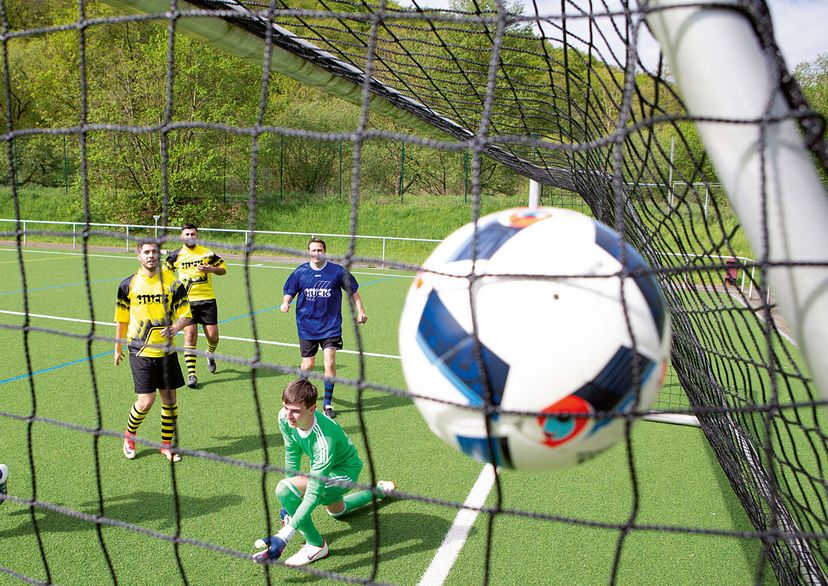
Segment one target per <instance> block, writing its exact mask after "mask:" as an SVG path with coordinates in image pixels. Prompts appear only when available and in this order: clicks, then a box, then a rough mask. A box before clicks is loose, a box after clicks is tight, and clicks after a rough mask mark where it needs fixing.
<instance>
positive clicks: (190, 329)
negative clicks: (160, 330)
mask: <svg viewBox="0 0 828 586" xmlns="http://www.w3.org/2000/svg"><path fill="white" fill-rule="evenodd" d="M192 312H193V314H194V315H193V320H194V323H191V324H190V325H188V326H185V327H184V364H185V365H186V366H187V386H188V387H190V388H191V389H194V388H196V387H197V386H198V377H197V376H196V359H197V358H198V356H197V355H196V353H195V349H196V343H197V341H198V324H196V323H195V310H192Z"/></svg>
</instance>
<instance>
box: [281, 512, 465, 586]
mask: <svg viewBox="0 0 828 586" xmlns="http://www.w3.org/2000/svg"><path fill="white" fill-rule="evenodd" d="M393 503H394V501H393V500H391V501H385V502H383V503H380V505H379V509H380V511H381V510H382V509H383V508H385V507H386V506H388V505H393ZM450 525H451V521H450V520H448V519H445V518H442V517H439V516H437V515H428V514H424V513H395V512H391V511H388V512H385V513H382V512H381V513H380V532H379V542H378V543H377V542H376V540H375V536H374V525H373V521H372V518H371V514H370V512H369V511H368V510H366V511H364V512H362V511H360V512H357V513H355V514H354V515H353V516H350V517H347V518H345V519H343V521H342V524H341V525H339V524H338V525H337V526H341V527H342V528H341V529H338V530H336V531H326V532H324V535H325V539H326V540H327V541H328V543H329V544H330V548H331V557H330V558H329V559H327V560H323V561H320V562H317V563H316V564H314V567H315V569H318V570H322V571H329V572H336V573H342V574H346V573H348V572H350V571H355V570H356V571H359V572H360V574H363V573H364V572H366V571H367V570H368V568H370V567H371V563H372V558H373V553H374V548H375V547H379V552H378V558H379V563H380V565H386V564H388V563H390V562H394V561H396V563H397V564H398V563H400V560H401V559H402V558H405V557H406V556H410V555H413V554H418V553H421V552H424V551H432V550H434V549H435V548H436V547H437V546H438V545H439V544H440V543H442V541H443V538H444V537H445V536H446V533H447V532H448V530H449V527H450ZM472 532H474V528H472ZM353 534H360V536H362V539H361V540H360V541H359V542H358V543H355V544H353V545H349V546H343V547H337V538H338V537H340V536H344V535H353ZM363 535H364V536H363ZM300 539H301V536H300ZM291 574H293V572H291ZM280 580H281V581H283V582H284V583H290V584H305V583H308V582H316V581H318V580H319V578H318V577H317V576H314V575H310V574H304V575H300V574H298V573H295V575H291V576H285V577H282V576H280Z"/></svg>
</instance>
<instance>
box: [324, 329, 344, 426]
mask: <svg viewBox="0 0 828 586" xmlns="http://www.w3.org/2000/svg"><path fill="white" fill-rule="evenodd" d="M337 350H342V337H341V336H337V337H336V338H328V339H327V340H324V341H323V342H322V354H323V356H324V360H325V378H324V379H323V380H324V383H325V394H324V396H323V398H322V411H323V413H325V415H327V416H328V417H330V418H331V419H333V418H334V417H336V411H335V410H334V408H333V404H332V403H333V394H334V385H335V384H336V351H337Z"/></svg>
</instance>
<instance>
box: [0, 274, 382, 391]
mask: <svg viewBox="0 0 828 586" xmlns="http://www.w3.org/2000/svg"><path fill="white" fill-rule="evenodd" d="M393 278H395V277H385V278H382V279H377V280H375V281H369V282H367V283H365V284H363V285H361V287H366V286H368V285H375V284H377V283H382V282H383V281H387V280H389V279H393ZM120 280H122V279H107V280H101V281H92V282H93V283H107V282H109V281H120ZM79 284H83V283H79ZM69 286H73V285H54V286H52V287H39V288H37V289H29V291H40V290H44V289H60V288H61V287H69ZM11 293H15V292H13V291H0V295H8V294H11ZM16 293H22V290H20V291H16ZM279 307H281V304H280V305H274V306H273V307H267V308H265V309H257V310H256V311H254V312H253V313H245V314H243V315H238V316H236V317H231V318H228V319H223V320H219V322H218V323H219V324H226V323H230V322H233V321H237V320H240V319H245V318H248V317H250V316H251V315H258V314H260V313H266V312H268V311H273V310H274V309H279ZM112 352H113V351H112V350H111V351H109V352H103V353H101V354H96V355H95V356H93V357H92V358H93V359H94V358H100V357H101V356H106V355H107V354H112ZM88 360H89V358H79V359H78V360H72V361H71V362H64V363H63V364H56V365H55V366H50V367H49V368H44V369H42V370H38V371H36V372H33V373H32V374H31V376H34V375H36V374H43V373H46V372H50V371H52V370H57V369H58V368H63V367H64V366H72V365H74V364H80V363H82V362H86V361H88ZM29 376H30V375H29V374H28V373H26V374H20V375H18V376H13V377H11V378H7V379H5V380H0V385H3V384H6V383H10V382H14V381H16V380H21V379H25V378H28V377H29Z"/></svg>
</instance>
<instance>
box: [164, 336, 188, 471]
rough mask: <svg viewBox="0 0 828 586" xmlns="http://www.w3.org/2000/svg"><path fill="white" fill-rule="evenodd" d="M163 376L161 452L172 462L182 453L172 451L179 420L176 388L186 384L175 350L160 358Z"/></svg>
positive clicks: (179, 457) (177, 459)
mask: <svg viewBox="0 0 828 586" xmlns="http://www.w3.org/2000/svg"><path fill="white" fill-rule="evenodd" d="M159 365H160V369H159V370H160V372H158V373H157V374H158V375H159V376H160V377H161V381H160V382H159V384H158V386H159V394H160V395H161V453H162V454H163V455H164V456H165V457H166V458H167V460H170V461H172V462H178V461H180V460H181V455H180V454H177V453H175V452H173V451H172V449H171V448H172V446H173V439H174V438H175V428H176V424H177V422H178V400H177V399H178V397H177V392H176V389H179V388H181V387H183V386H184V375H182V374H181V366H180V365H179V363H178V354H177V353H175V352H173V353H171V354H168V355H166V356H164V357H163V358H161V359H159Z"/></svg>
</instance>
